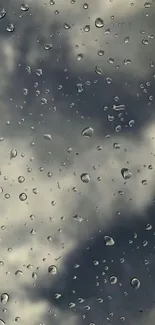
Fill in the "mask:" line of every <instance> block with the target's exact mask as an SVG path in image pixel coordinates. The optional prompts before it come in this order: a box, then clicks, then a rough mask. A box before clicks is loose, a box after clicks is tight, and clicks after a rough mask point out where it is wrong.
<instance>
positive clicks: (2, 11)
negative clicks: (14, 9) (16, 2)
mask: <svg viewBox="0 0 155 325" xmlns="http://www.w3.org/2000/svg"><path fill="white" fill-rule="evenodd" d="M5 15H6V9H5V8H3V9H2V10H0V19H2V18H4V17H5Z"/></svg>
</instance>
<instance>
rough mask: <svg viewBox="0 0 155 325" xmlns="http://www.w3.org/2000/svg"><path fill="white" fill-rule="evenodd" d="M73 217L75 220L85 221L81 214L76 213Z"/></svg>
mask: <svg viewBox="0 0 155 325" xmlns="http://www.w3.org/2000/svg"><path fill="white" fill-rule="evenodd" d="M73 219H74V220H75V221H78V222H82V221H83V218H82V217H81V216H79V215H78V214H76V215H75V216H73Z"/></svg>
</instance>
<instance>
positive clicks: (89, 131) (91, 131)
mask: <svg viewBox="0 0 155 325" xmlns="http://www.w3.org/2000/svg"><path fill="white" fill-rule="evenodd" d="M81 134H82V135H83V136H84V137H87V138H90V137H91V136H92V135H93V134H94V129H93V128H92V127H90V126H88V127H87V128H85V129H83V130H82V132H81Z"/></svg>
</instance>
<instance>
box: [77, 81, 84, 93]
mask: <svg viewBox="0 0 155 325" xmlns="http://www.w3.org/2000/svg"><path fill="white" fill-rule="evenodd" d="M76 87H77V91H78V93H82V92H83V85H82V84H81V83H78V84H77V85H76Z"/></svg>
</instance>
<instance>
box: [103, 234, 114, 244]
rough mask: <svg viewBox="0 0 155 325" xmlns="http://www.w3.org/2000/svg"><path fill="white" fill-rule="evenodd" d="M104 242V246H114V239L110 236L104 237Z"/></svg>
mask: <svg viewBox="0 0 155 325" xmlns="http://www.w3.org/2000/svg"><path fill="white" fill-rule="evenodd" d="M104 242H105V244H106V246H113V245H114V244H115V241H114V239H113V238H112V237H110V236H104Z"/></svg>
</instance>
